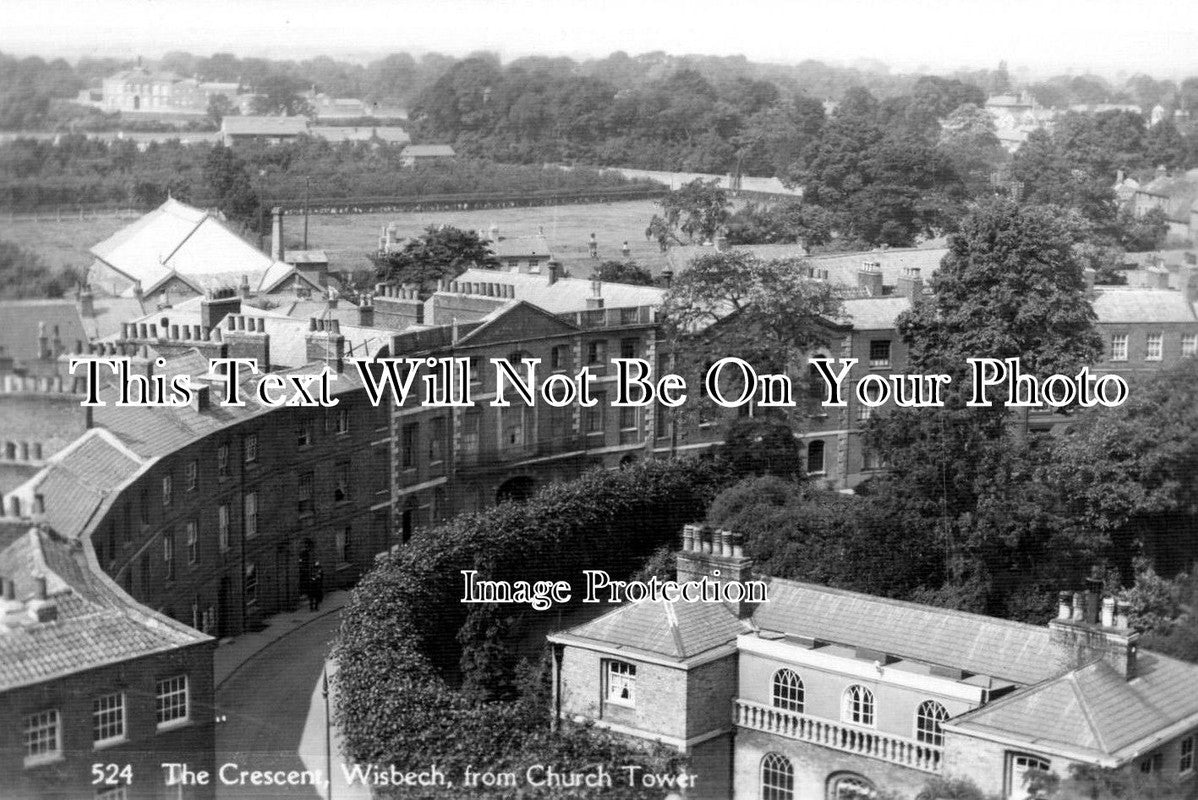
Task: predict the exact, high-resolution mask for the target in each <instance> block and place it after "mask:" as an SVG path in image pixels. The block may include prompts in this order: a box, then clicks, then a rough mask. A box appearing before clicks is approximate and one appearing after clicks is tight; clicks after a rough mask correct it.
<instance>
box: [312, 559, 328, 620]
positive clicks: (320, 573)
mask: <svg viewBox="0 0 1198 800" xmlns="http://www.w3.org/2000/svg"><path fill="white" fill-rule="evenodd" d="M322 600H324V570H323V569H321V568H320V562H319V561H317V562H316V563H314V564H313V565H312V577H311V578H309V580H308V610H309V611H319V610H320V602H321V601H322Z"/></svg>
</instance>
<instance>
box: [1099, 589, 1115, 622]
mask: <svg viewBox="0 0 1198 800" xmlns="http://www.w3.org/2000/svg"><path fill="white" fill-rule="evenodd" d="M1101 621H1102V627H1104V628H1113V627H1115V598H1113V597H1104V598H1102V617H1101Z"/></svg>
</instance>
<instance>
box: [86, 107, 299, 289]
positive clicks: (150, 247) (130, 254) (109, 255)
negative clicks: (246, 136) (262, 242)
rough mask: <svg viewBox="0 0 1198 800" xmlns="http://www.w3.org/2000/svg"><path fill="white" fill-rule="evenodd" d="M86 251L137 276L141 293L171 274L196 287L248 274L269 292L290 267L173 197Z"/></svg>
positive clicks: (236, 281)
mask: <svg viewBox="0 0 1198 800" xmlns="http://www.w3.org/2000/svg"><path fill="white" fill-rule="evenodd" d="M229 119H235V117H229ZM91 252H92V254H93V255H94V256H95V257H96V258H98V259H99V260H100V261H102V262H103V263H105V264H107V265H108V266H110V267H111V268H113V269H115V270H116V271H117V272H120V273H121V274H122V275H125V276H126V277H127V278H129V279H130V280H134V281H140V282H141V288H142V290H143V291H144V292H147V293H148V292H152V291H154V290H155V289H156V288H157V287H158V286H160V285H162V284H163V283H165V282H166V281H167V280H168V279H169V278H171V277H172V276H177V277H178V278H180V279H181V280H183V281H184V282H185V283H187V284H188V285H190V286H192V287H193V288H194V289H195V290H196V291H197V292H204V291H206V290H210V289H222V288H230V287H232V288H235V287H237V286H238V285H240V283H241V279H242V277H243V276H248V278H249V279H250V285H251V286H252V287H255V288H258V289H260V290H261V291H269V290H270V289H271V288H273V286H275V285H277V284H278V283H279V282H281V281H282V280H284V279H285V278H286V277H287V275H288V274H289V273H290V270H291V269H292V267H291V265H290V264H285V263H284V262H282V261H279V262H276V261H272V260H271V258H270V256H268V255H266V254H265V253H262V252H260V251H259V250H258V249H257V248H255V247H254V246H252V245H250V244H249V243H248V242H246V241H245V240H244V239H242V238H241V237H240V236H238V235H237V234H235V233H234V232H233V231H231V230H229V229H228V228H227V227H225V225H224V223H223V222H221V221H220V220H219V219H217V217H216V216H214V215H213V214H211V213H209V212H207V211H204V210H203V209H199V208H193V207H192V206H188V205H185V204H184V203H180V202H179V201H178V200H175V199H173V198H172V199H168V200H167V201H166V202H165V203H163V204H162V205H161V206H159V207H158V208H156V209H155V210H153V211H151V212H150V213H148V214H146V215H145V216H143V217H141V218H140V219H138V220H137V221H136V222H133V223H132V224H131V225H128V226H126V227H124V228H122V229H121V230H119V231H117V232H116V233H114V234H113V235H112V236H110V237H108V238H107V239H105V240H104V241H102V242H100V243H99V244H97V245H95V246H94V247H92V248H91ZM267 284H270V285H269V286H268V285H267ZM128 294H129V295H130V296H131V295H132V294H133V290H132V289H130V291H129V293H128Z"/></svg>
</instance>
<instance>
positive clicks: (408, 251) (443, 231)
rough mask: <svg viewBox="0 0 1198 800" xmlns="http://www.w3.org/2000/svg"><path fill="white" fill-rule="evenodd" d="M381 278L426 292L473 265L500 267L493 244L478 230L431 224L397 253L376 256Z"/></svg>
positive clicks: (375, 261) (375, 260) (377, 268)
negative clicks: (478, 232)
mask: <svg viewBox="0 0 1198 800" xmlns="http://www.w3.org/2000/svg"><path fill="white" fill-rule="evenodd" d="M373 260H374V264H375V269H376V272H377V275H378V279H379V280H380V281H384V282H387V283H393V284H413V285H416V286H419V287H422V289H424V290H425V291H430V290H432V289H433V288H434V287H435V286H436V283H437V281H439V280H441V279H443V278H445V279H453V278H456V277H457V276H458V275H461V274H462V273H463V272H465V271H466V270H467V269H470V268H471V267H483V268H492V269H493V268H497V267H498V266H499V260H498V259H496V258H495V254H494V253H493V252H492V251H491V246H490V245H489V244H488V243H487V242H486V241H485V240H483V239H482V238H481V237H480V236H479V235H478V234H477V233H476V232H474V231H464V230H461V229H460V228H455V227H453V226H451V225H440V226H438V225H430V226H429V227H427V228H425V231H424V233H423V234H421V235H420V236H417V237H415V238H413V239H409V240H408V241H407V242H405V243H404V246H403V247H402V248H401V249H399V250H398V251H396V252H394V253H386V254H382V255H378V256H375V257H373Z"/></svg>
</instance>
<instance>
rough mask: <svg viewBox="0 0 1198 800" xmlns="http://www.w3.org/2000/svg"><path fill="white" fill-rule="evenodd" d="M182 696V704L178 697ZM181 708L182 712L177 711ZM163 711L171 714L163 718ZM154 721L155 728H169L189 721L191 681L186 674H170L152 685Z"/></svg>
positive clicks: (160, 729) (163, 729) (162, 729)
mask: <svg viewBox="0 0 1198 800" xmlns="http://www.w3.org/2000/svg"><path fill="white" fill-rule="evenodd" d="M180 696H182V700H183V702H182V704H180V703H179V702H178V698H179V697H180ZM180 708H181V709H182V712H183V713H182V714H179V713H177V712H178V710H179V709H180ZM164 712H166V713H168V714H170V715H171V716H169V717H167V718H166V719H164V718H163V714H164ZM154 721H155V729H156V730H159V731H165V730H171V729H172V728H178V727H180V726H181V725H186V724H187V723H188V722H190V721H191V681H189V680H188V679H187V676H186V675H172V676H171V677H169V678H160V679H159V680H158V682H157V683H156V684H155V687H154Z"/></svg>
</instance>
